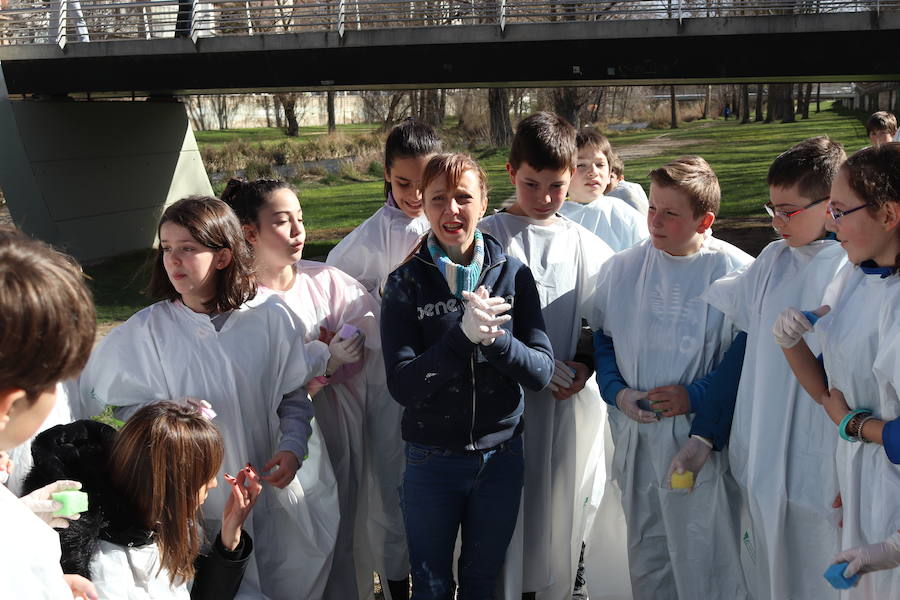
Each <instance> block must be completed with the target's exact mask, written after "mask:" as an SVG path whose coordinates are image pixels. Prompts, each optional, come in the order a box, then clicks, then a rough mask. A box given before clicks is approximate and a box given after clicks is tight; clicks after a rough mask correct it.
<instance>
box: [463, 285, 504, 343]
mask: <svg viewBox="0 0 900 600" xmlns="http://www.w3.org/2000/svg"><path fill="white" fill-rule="evenodd" d="M462 295H463V298H464V299H465V300H466V305H465V310H464V312H463V318H462V321H461V322H460V324H459V326H460V328H461V329H462V330H463V333H464V334H466V337H467V338H469V341H470V342H472V343H473V344H483V345H485V346H489V345H490V344H492V343H493V341H494V340H495V339H497V338H498V337H501V336H502V335H504V334H505V333H506V332H505V331H504V330H503V329H501V328H500V326H501V325H503V324H504V323H506V322H507V321H509V320H511V319H512V316H511V315H506V314H503V313H505V312H507V311H509V310H510V309H511V308H512V305H511V304H509V303H508V302H507V301H506V300H505V299H504V298H501V297H499V296H494V297H489V296H488V292H487V290H486V289H485V288H484V286H481V287H479V288H478V289H477V290H476V291H475V292H463V293H462Z"/></svg>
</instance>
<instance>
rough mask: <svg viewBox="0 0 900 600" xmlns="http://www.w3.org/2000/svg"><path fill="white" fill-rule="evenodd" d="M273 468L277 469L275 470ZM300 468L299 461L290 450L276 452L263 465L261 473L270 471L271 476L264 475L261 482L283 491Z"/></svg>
mask: <svg viewBox="0 0 900 600" xmlns="http://www.w3.org/2000/svg"><path fill="white" fill-rule="evenodd" d="M275 467H278V468H277V469H275ZM299 468H300V460H299V459H298V458H297V457H296V456H295V455H294V453H293V452H291V451H290V450H281V451H280V452H276V453H275V456H273V457H272V458H270V459H269V462H267V463H266V464H264V465H263V468H262V470H263V471H271V470H272V469H275V471H273V472H272V473H271V474H269V475H264V476H263V477H262V480H263V481H265V482H267V483H270V484H272V485H274V486H275V487H277V488H279V489H283V488H284V487H285V486H286V485H287V484H289V483H290V482H291V480H292V479H293V478H294V475H296V474H297V470H298V469H299Z"/></svg>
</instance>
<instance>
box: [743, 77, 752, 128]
mask: <svg viewBox="0 0 900 600" xmlns="http://www.w3.org/2000/svg"><path fill="white" fill-rule="evenodd" d="M749 122H750V86H749V85H747V84H746V83H742V84H741V124H743V123H749Z"/></svg>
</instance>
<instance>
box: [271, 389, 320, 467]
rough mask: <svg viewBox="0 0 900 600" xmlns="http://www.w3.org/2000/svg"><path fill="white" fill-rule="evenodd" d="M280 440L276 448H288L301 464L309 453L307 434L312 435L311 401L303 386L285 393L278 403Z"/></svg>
mask: <svg viewBox="0 0 900 600" xmlns="http://www.w3.org/2000/svg"><path fill="white" fill-rule="evenodd" d="M277 412H278V419H279V428H280V429H281V441H280V442H279V443H278V450H279V451H281V450H289V451H290V452H293V453H294V456H296V457H297V461H298V462H299V463H300V464H301V465H302V464H303V461H304V460H306V455H307V454H308V453H309V436H311V435H312V424H311V423H312V419H313V416H314V411H313V403H312V400H310V399H309V395H307V393H306V389H305V388H300V389H299V390H295V391H293V392H291V393H289V394H285V395H284V397H283V398H282V399H281V404H279V405H278V411H277Z"/></svg>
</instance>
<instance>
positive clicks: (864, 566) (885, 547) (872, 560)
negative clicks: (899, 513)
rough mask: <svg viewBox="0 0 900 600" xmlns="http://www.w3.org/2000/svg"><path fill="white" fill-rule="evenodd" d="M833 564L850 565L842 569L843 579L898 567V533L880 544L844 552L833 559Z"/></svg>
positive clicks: (899, 546)
mask: <svg viewBox="0 0 900 600" xmlns="http://www.w3.org/2000/svg"><path fill="white" fill-rule="evenodd" d="M831 562H833V563H843V562H845V563H850V564H849V565H847V568H846V569H844V577H853V576H854V575H856V574H857V573H871V572H872V571H882V570H884V569H893V568H895V567H900V531H895V532H894V535H892V536H891V537H889V538H888V539H886V540H885V541H883V542H881V543H880V544H871V545H869V546H858V547H856V548H850V549H849V550H844V551H843V552H841V553H840V554H838V555H837V556H835V557H834V560H832V561H831Z"/></svg>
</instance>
